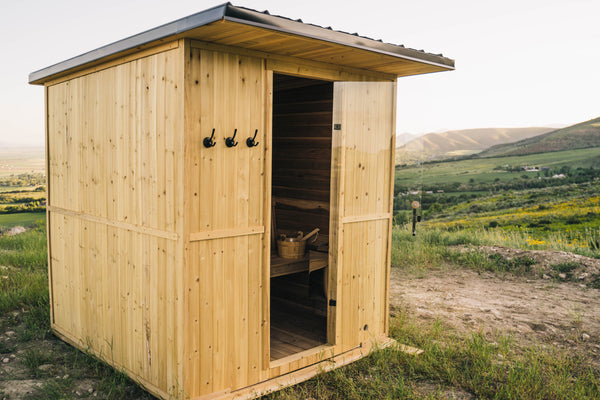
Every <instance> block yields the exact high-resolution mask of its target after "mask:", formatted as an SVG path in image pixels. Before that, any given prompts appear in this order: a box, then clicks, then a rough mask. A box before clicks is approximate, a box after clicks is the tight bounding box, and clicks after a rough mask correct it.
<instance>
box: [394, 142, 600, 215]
mask: <svg viewBox="0 0 600 400" xmlns="http://www.w3.org/2000/svg"><path fill="white" fill-rule="evenodd" d="M525 166H528V167H530V168H531V169H530V170H529V171H526V170H524V168H523V167H525ZM597 179H600V152H599V151H598V148H589V149H578V150H567V151H555V152H549V153H540V154H529V155H523V156H507V157H487V158H469V159H463V160H453V161H438V162H428V163H423V164H421V165H397V166H396V174H395V185H394V212H395V214H398V213H401V214H405V213H408V214H406V215H405V217H410V215H412V214H411V203H412V201H414V200H418V201H420V202H421V205H422V208H421V209H422V210H423V211H429V210H432V211H433V210H437V211H438V212H439V211H441V210H443V209H447V207H449V206H452V205H456V204H460V203H464V202H466V201H469V200H473V199H476V198H480V197H483V196H488V195H490V194H498V193H506V192H508V191H514V190H518V191H526V190H532V189H542V188H548V187H558V186H565V187H570V185H577V184H583V183H587V182H592V181H594V182H595V181H596V180H597ZM400 217H401V216H400ZM402 221H403V220H402V218H400V219H398V220H397V222H402Z"/></svg>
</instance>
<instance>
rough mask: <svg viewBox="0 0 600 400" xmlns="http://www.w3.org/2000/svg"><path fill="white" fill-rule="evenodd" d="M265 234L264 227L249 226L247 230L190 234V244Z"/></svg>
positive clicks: (235, 229) (223, 230)
mask: <svg viewBox="0 0 600 400" xmlns="http://www.w3.org/2000/svg"><path fill="white" fill-rule="evenodd" d="M264 232H265V227H264V226H249V227H247V228H232V229H217V230H214V231H204V232H192V233H190V242H198V241H201V240H212V239H223V238H230V237H236V236H247V235H258V234H261V233H264Z"/></svg>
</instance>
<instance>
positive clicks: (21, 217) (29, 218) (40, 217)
mask: <svg viewBox="0 0 600 400" xmlns="http://www.w3.org/2000/svg"><path fill="white" fill-rule="evenodd" d="M37 221H42V222H43V223H44V224H45V223H46V213H45V212H32V213H17V214H0V229H1V228H2V227H4V228H12V227H13V226H17V225H20V226H26V227H27V226H33V225H35V223H36V222H37Z"/></svg>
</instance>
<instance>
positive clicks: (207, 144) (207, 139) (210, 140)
mask: <svg viewBox="0 0 600 400" xmlns="http://www.w3.org/2000/svg"><path fill="white" fill-rule="evenodd" d="M214 137H215V128H213V130H212V134H211V135H210V137H205V138H204V141H203V142H202V143H204V147H206V148H210V147H213V146H214V145H216V144H217V142H215V141H214V140H213V138H214Z"/></svg>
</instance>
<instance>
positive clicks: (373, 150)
mask: <svg viewBox="0 0 600 400" xmlns="http://www.w3.org/2000/svg"><path fill="white" fill-rule="evenodd" d="M394 95H395V84H394V83H392V82H389V83H388V82H364V83H362V82H343V83H340V82H338V83H335V84H334V116H333V123H334V124H341V130H340V131H337V132H336V131H335V130H334V142H333V165H332V204H331V208H332V213H333V212H334V211H333V210H335V212H336V214H334V215H336V217H334V218H332V228H331V233H330V237H331V239H332V240H331V244H330V249H332V248H333V249H337V253H335V252H334V253H333V254H332V255H331V256H330V257H331V258H332V260H331V261H330V287H331V288H332V289H330V290H331V295H332V296H335V297H334V298H336V300H337V306H336V307H330V309H329V312H330V315H331V314H333V318H330V321H329V323H330V329H333V330H334V332H330V333H329V335H330V340H335V342H334V343H335V344H336V345H339V346H340V347H341V349H342V351H345V350H348V349H350V348H352V347H354V346H356V345H357V344H358V343H360V342H363V341H365V340H367V339H369V338H372V337H376V336H380V335H382V334H384V333H385V328H386V326H385V319H386V313H387V309H386V307H387V302H386V301H387V300H386V297H387V296H388V294H387V287H388V286H387V283H386V280H387V279H388V274H387V270H388V267H387V263H388V257H387V251H388V245H387V242H388V236H389V235H388V230H389V216H390V206H391V205H390V191H391V190H392V188H391V187H390V181H391V178H390V174H391V171H390V157H391V156H392V154H391V153H393V149H392V148H391V147H390V146H391V143H392V139H391V138H392V136H393V134H394V126H393V121H394V118H393V116H394V115H393V110H392V105H393V104H394V99H393V96H394Z"/></svg>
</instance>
